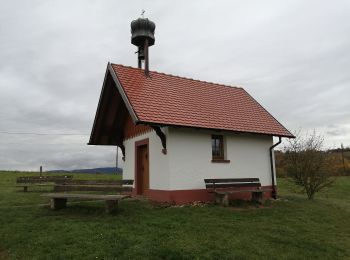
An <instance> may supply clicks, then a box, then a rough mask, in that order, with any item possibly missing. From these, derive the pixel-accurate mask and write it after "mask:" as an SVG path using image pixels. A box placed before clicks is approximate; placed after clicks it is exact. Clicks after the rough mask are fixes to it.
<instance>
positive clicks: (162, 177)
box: [123, 128, 273, 190]
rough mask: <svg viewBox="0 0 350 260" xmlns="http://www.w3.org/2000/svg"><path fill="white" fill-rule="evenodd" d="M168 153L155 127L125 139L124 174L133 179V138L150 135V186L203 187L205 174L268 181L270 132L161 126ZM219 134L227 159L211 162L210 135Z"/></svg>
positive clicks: (137, 138)
mask: <svg viewBox="0 0 350 260" xmlns="http://www.w3.org/2000/svg"><path fill="white" fill-rule="evenodd" d="M162 130H163V131H164V132H165V134H166V136H167V148H168V149H167V151H168V153H167V155H164V154H162V152H161V150H162V145H161V141H160V139H159V137H158V136H157V135H156V133H155V132H154V131H152V132H148V133H145V134H143V135H141V136H137V137H135V138H132V139H129V140H126V141H125V142H124V145H125V155H126V160H125V163H124V170H123V178H124V179H135V142H136V141H139V140H143V139H146V138H149V167H150V169H149V173H150V189H157V190H188V189H204V188H205V185H204V179H205V178H240V177H242V178H253V177H257V178H259V179H260V181H261V184H262V185H263V186H266V185H271V169H270V157H269V147H270V146H271V145H272V142H273V139H272V137H271V136H263V135H250V134H232V133H221V132H220V133H217V132H214V131H208V130H195V129H185V128H162ZM212 134H222V135H224V140H225V143H226V149H225V155H226V158H225V159H227V160H230V163H212V162H211V159H212V154H211V135H212Z"/></svg>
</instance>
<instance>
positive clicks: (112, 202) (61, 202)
mask: <svg viewBox="0 0 350 260" xmlns="http://www.w3.org/2000/svg"><path fill="white" fill-rule="evenodd" d="M42 196H45V197H49V198H50V201H51V203H50V207H51V209H54V210H59V209H62V208H65V207H66V206H67V200H68V199H80V200H104V201H105V202H106V212H107V213H112V212H115V211H116V210H117V209H118V202H119V200H121V199H125V198H128V197H130V196H129V195H121V194H118V195H101V194H75V193H49V194H43V195H42Z"/></svg>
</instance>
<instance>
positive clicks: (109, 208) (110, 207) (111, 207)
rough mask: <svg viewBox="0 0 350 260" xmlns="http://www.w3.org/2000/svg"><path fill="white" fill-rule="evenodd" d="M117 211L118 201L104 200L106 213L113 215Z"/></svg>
mask: <svg viewBox="0 0 350 260" xmlns="http://www.w3.org/2000/svg"><path fill="white" fill-rule="evenodd" d="M117 209H118V200H106V212H107V213H109V214H110V213H113V212H115V211H117Z"/></svg>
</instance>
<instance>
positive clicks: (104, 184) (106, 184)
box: [54, 179, 134, 193]
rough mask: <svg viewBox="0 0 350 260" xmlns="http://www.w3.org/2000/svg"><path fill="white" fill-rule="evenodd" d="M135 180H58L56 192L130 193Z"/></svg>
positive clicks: (55, 187)
mask: <svg viewBox="0 0 350 260" xmlns="http://www.w3.org/2000/svg"><path fill="white" fill-rule="evenodd" d="M133 183H134V181H133V180H68V179H67V180H58V181H56V182H55V186H54V191H66V192H67V191H112V192H117V193H130V192H131V191H132V185H133Z"/></svg>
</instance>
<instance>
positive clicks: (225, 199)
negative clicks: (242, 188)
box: [215, 193, 230, 207]
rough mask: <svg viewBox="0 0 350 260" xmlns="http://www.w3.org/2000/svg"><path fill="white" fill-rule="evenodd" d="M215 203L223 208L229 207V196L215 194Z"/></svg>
mask: <svg viewBox="0 0 350 260" xmlns="http://www.w3.org/2000/svg"><path fill="white" fill-rule="evenodd" d="M215 203H216V204H220V205H223V206H225V207H227V206H229V205H230V201H229V194H218V193H216V194H215Z"/></svg>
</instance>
